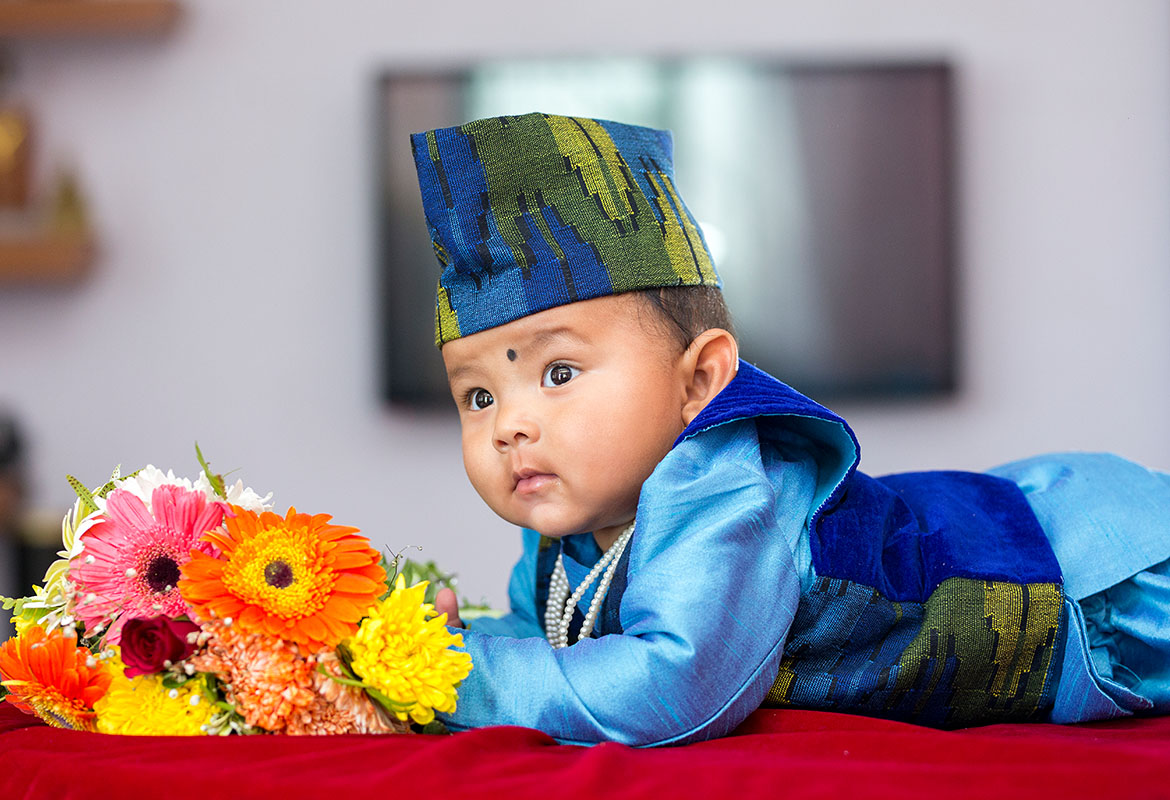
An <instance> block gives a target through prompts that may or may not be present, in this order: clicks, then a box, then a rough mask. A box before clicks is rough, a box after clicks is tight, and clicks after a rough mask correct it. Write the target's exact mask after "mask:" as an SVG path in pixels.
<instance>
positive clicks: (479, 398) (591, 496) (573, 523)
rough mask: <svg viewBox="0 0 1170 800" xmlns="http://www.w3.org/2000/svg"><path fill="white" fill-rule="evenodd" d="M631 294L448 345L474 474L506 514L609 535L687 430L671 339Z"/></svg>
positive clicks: (568, 530)
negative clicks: (657, 330)
mask: <svg viewBox="0 0 1170 800" xmlns="http://www.w3.org/2000/svg"><path fill="white" fill-rule="evenodd" d="M641 302H642V301H640V300H639V299H638V298H636V297H633V296H630V295H617V296H613V297H603V298H598V299H596V300H586V301H583V302H577V303H570V304H568V305H564V306H559V307H557V308H552V309H549V310H547V311H542V312H540V313H537V314H533V315H531V316H528V317H523V318H521V319H519V320H516V321H515V322H510V323H508V324H506V325H501V326H499V327H497V328H491V329H489V330H486V331H481V332H480V333H476V334H473V335H471V336H467V337H464V338H461V339H456V340H454V341H451V342H448V343H447V344H445V345H444V346H443V361H444V363H445V364H446V366H447V377H448V379H449V381H450V384H451V393H452V395H453V396H454V398H455V402H456V404H457V405H458V406H459V417H460V421H461V423H462V426H463V463H464V465H465V467H466V468H467V474H468V476H469V477H470V478H471V483H472V485H473V486H475V489H476V491H477V492H479V494H480V496H481V497H482V498H483V499H484V500H485V501H486V502H487V504H488V505H489V506H490V507H491V508H492V510H493V511H495V512H496V513H497V514H499V515H500V516H501V517H503V518H504V519H506V520H508V521H509V522H512V523H514V524H516V525H521V526H523V527H527V528H532V529H534V530H537V531H539V532H540V533H542V534H544V535H546V536H556V537H560V536H566V535H568V534H572V533H584V532H588V531H593V532H594V533H595V535H597V538H598V540H599V542H600V541H602V540H603V539H608V538H610V536H611V535H612V533H613V531H614V530H620V529H621V528H622V527H624V526H625V525H627V524H628V523H629V522H630V520H632V519H633V518H634V512H635V509H636V507H637V502H638V493H639V491H640V490H641V486H642V483H643V481H645V480H646V478H647V477H649V475H650V473H651V472H652V471H653V470H654V467H655V466H656V465H657V464H658V462H659V461H661V460H662V458H663V456H665V455H666V454H667V453H668V452H669V451H670V448H671V446H672V444H673V443H674V440H675V439H676V438H677V437H678V435H679V434H680V433H682V430H683V428H684V427H685V423H684V419H683V404H684V402H685V399H686V382H685V381H684V380H683V377H682V370H681V368H680V357H679V355H680V354H679V353H677V352H676V351H675V347H674V344H673V342H672V341H671V340H670V338H669V337H667V336H663V335H656V334H655V333H654V332H653V323H652V322H651V321H649V320H646V319H645V316H646V315H647V314H649V313H651V312H649V311H648V310H646V309H645V308H644V306H642V305H641Z"/></svg>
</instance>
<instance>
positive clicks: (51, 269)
mask: <svg viewBox="0 0 1170 800" xmlns="http://www.w3.org/2000/svg"><path fill="white" fill-rule="evenodd" d="M93 251H94V246H93V240H92V238H91V237H90V235H89V234H87V233H58V232H43V233H25V234H13V233H5V234H2V235H0V286H10V285H17V284H24V285H32V284H50V283H70V282H73V281H76V280H77V279H79V278H81V277H82V276H83V275H84V274H85V273H86V271H87V270H88V269H89V264H90V261H91V260H92V259H93Z"/></svg>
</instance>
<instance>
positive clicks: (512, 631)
mask: <svg viewBox="0 0 1170 800" xmlns="http://www.w3.org/2000/svg"><path fill="white" fill-rule="evenodd" d="M523 540H524V550H523V552H522V553H521V555H520V560H519V561H517V562H516V566H515V567H513V568H512V579H511V580H510V581H508V605H509V607H510V609H511V610H510V611H509V613H507V614H505V615H504V616H502V617H479V618H478V619H475V620H473V621H472V622H471V623H470V624H469V625H468V626H467V627H468V629H469V630H472V631H475V632H476V633H486V634H491V635H492V636H509V637H511V638H513V639H523V638H525V637H528V636H544V629H543V628H541V626H540V623H539V622H538V621H537V618H536V606H535V602H536V548H537V545H538V544H539V543H540V534H539V533H537V532H536V531H530V530H527V529H526V530H524V532H523Z"/></svg>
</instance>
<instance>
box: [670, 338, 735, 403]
mask: <svg viewBox="0 0 1170 800" xmlns="http://www.w3.org/2000/svg"><path fill="white" fill-rule="evenodd" d="M679 367H680V369H682V371H683V375H682V377H683V380H684V382H685V390H686V395H685V401H684V403H683V423H684V424H686V425H690V424H691V420H693V419H694V418H695V417H697V416H699V412H700V411H702V410H703V409H704V408H706V407H707V404H708V403H710V402H711V401H712V400H713V399H714V398H715V395H717V394H719V393H720V392H721V391H723V389H724V387H726V386H727V384H729V383H731V379H732V378H734V377H735V373H736V372H737V371H738V370H739V345H738V344H736V341H735V337H734V336H732V335H731V334H730V333H729V332H728V331H725V330H724V329H723V328H708V329H707V330H705V331H703V332H702V333H700V334H699V335H698V336H696V337H695V339H694V341H692V342H691V344H690V346H689V347H687V349H686V352H684V353H683V355H682V360H681V362H680V364H679Z"/></svg>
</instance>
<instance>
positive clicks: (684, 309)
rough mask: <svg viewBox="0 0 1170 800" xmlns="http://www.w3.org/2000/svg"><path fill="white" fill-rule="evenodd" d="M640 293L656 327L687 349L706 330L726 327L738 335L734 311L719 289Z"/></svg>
mask: <svg viewBox="0 0 1170 800" xmlns="http://www.w3.org/2000/svg"><path fill="white" fill-rule="evenodd" d="M637 294H638V295H639V296H640V297H641V298H642V299H643V300H644V301H645V303H646V305H647V306H648V307H649V308H650V309H651V310H652V311H653V313H654V316H655V320H654V322H655V324H656V325H657V326H658V327H659V328H660V329H661V330H662V332H663V333H665V334H667V335H668V336H670V337H671V338H673V339H674V340H675V342H676V343H678V344H679V345H680V349H683V350H685V349H686V348H687V347H688V346H690V343H691V342H692V341H694V339H695V337H696V336H698V335H699V334H700V333H702V332H703V331H705V330H709V329H711V328H723V329H724V330H725V331H728V332H729V333H730V334H731V335H732V336H735V327H734V326H733V324H732V321H731V311H730V310H728V308H727V303H726V302H724V300H723V292H721V291H720V290H719V289H718V288H717V287H715V286H667V287H663V288H661V289H644V290H642V291H639V292H637Z"/></svg>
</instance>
